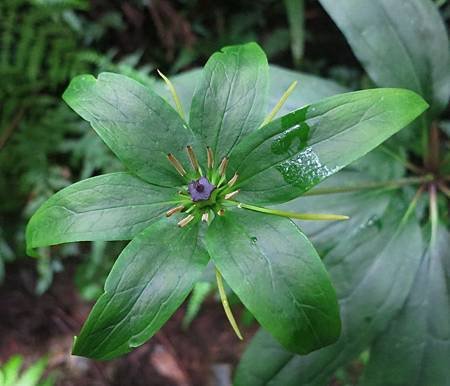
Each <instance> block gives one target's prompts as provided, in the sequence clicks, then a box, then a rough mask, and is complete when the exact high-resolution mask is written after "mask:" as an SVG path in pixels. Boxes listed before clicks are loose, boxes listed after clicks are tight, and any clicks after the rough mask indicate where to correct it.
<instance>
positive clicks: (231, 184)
mask: <svg viewBox="0 0 450 386" xmlns="http://www.w3.org/2000/svg"><path fill="white" fill-rule="evenodd" d="M238 178H239V174H237V173H234V176H233V178H231V180H230V181H228V186H229V187H230V188H231V187H232V186H233V185H234V184H235V183H236V181H237V179H238Z"/></svg>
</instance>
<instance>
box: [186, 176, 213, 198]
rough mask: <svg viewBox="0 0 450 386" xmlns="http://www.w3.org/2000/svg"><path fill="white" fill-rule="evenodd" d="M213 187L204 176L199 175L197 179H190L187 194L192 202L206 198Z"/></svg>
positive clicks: (209, 195)
mask: <svg viewBox="0 0 450 386" xmlns="http://www.w3.org/2000/svg"><path fill="white" fill-rule="evenodd" d="M215 188H216V187H215V186H214V185H212V184H211V183H210V182H209V181H208V179H207V178H205V177H200V178H199V179H198V180H196V181H192V182H190V183H189V185H188V190H189V194H190V195H191V198H192V201H194V202H195V201H205V200H208V199H209V198H210V197H211V193H212V191H213V190H214V189H215Z"/></svg>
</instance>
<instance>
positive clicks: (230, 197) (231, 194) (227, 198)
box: [225, 189, 241, 200]
mask: <svg viewBox="0 0 450 386" xmlns="http://www.w3.org/2000/svg"><path fill="white" fill-rule="evenodd" d="M240 191H241V190H240V189H238V190H235V191H234V192H231V193H227V194H225V200H230V199H232V198H234V197H236V196H237V195H238V194H239V192H240Z"/></svg>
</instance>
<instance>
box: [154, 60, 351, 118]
mask: <svg viewBox="0 0 450 386" xmlns="http://www.w3.org/2000/svg"><path fill="white" fill-rule="evenodd" d="M201 75H202V72H201V69H194V70H190V71H186V72H183V73H181V74H178V75H175V76H171V77H170V80H171V82H172V83H173V85H174V86H175V89H176V90H177V94H178V96H179V97H180V100H181V104H182V105H183V106H184V110H185V111H186V112H188V111H189V110H190V108H191V100H192V96H193V94H194V89H195V85H196V84H197V82H199V81H200V77H201ZM269 78H270V85H269V103H268V104H267V106H266V107H267V108H266V111H265V114H268V113H269V112H270V110H272V108H273V107H274V106H275V105H276V104H277V102H278V101H279V99H280V97H281V96H282V95H283V93H284V92H285V91H286V90H287V89H288V87H289V86H290V85H291V84H292V82H294V81H297V82H298V84H297V87H296V88H295V89H294V91H293V93H292V94H291V95H290V96H289V98H288V100H287V101H286V103H285V104H284V105H283V107H282V108H281V110H280V111H279V113H278V115H279V116H281V115H284V114H287V113H289V112H291V111H294V110H297V109H298V108H299V107H302V106H304V105H306V104H308V103H312V102H317V101H319V100H320V99H323V98H326V97H329V96H332V95H336V94H341V93H344V92H346V91H348V90H347V89H345V88H344V87H342V86H340V85H338V84H337V83H335V82H333V81H331V80H327V79H323V78H319V77H318V76H314V75H309V74H305V73H302V72H297V71H292V70H289V69H286V68H283V67H280V66H277V65H275V64H271V65H270V66H269ZM154 90H155V91H156V92H157V93H158V94H160V95H161V96H162V97H163V98H164V99H165V100H167V102H168V103H170V104H171V105H174V104H173V100H172V97H171V95H170V92H169V90H168V89H167V87H166V85H165V83H164V82H162V81H160V82H157V83H155V85H154Z"/></svg>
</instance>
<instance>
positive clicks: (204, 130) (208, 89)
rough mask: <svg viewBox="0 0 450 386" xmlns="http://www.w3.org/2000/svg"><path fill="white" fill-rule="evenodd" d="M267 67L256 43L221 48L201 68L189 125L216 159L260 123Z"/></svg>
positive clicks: (265, 92) (264, 107)
mask: <svg viewBox="0 0 450 386" xmlns="http://www.w3.org/2000/svg"><path fill="white" fill-rule="evenodd" d="M268 86H269V66H268V63H267V58H266V55H265V53H264V51H263V50H262V49H261V48H260V47H259V46H258V45H257V44H256V43H248V44H244V45H240V46H230V47H225V48H223V49H222V50H221V51H219V52H216V53H215V54H213V55H212V56H211V57H210V59H209V60H208V62H207V63H206V65H205V67H204V68H203V72H202V75H201V77H200V82H199V84H198V85H197V89H196V91H195V93H194V96H193V99H192V105H191V112H190V118H189V123H190V126H191V128H192V130H193V131H194V132H195V133H197V134H198V135H199V137H200V138H201V139H202V140H203V142H204V144H205V145H208V146H210V147H211V148H212V150H213V151H214V153H215V154H216V156H217V158H221V157H224V156H226V155H228V154H229V152H230V151H231V150H232V149H233V147H234V146H236V144H237V143H238V141H239V140H240V139H241V138H242V137H243V136H244V135H245V134H246V133H248V132H250V131H252V130H256V129H257V128H258V127H259V126H260V125H261V123H262V121H263V119H264V116H265V113H266V108H267V107H266V104H267V93H268Z"/></svg>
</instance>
